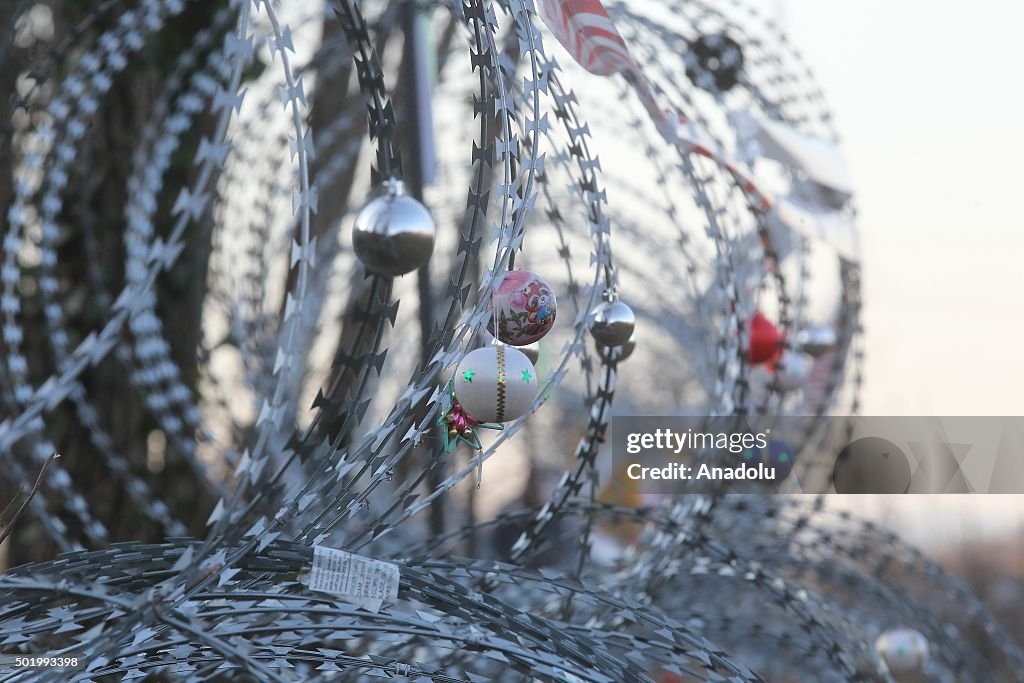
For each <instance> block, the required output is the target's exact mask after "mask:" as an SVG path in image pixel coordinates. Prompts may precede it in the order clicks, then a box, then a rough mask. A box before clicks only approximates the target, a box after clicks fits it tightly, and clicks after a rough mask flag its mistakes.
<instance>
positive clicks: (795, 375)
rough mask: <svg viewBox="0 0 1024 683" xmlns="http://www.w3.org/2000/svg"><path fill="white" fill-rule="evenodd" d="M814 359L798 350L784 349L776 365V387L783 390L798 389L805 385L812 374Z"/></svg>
mask: <svg viewBox="0 0 1024 683" xmlns="http://www.w3.org/2000/svg"><path fill="white" fill-rule="evenodd" d="M813 366H814V361H813V360H812V359H811V357H810V356H807V355H806V354H803V353H798V352H796V351H784V352H783V353H782V357H781V358H779V362H778V363H776V365H775V383H774V384H775V387H776V388H777V389H779V390H781V391H796V390H797V389H800V388H802V387H803V386H804V384H805V383H806V382H807V380H808V379H809V378H810V376H811V369H812V368H813Z"/></svg>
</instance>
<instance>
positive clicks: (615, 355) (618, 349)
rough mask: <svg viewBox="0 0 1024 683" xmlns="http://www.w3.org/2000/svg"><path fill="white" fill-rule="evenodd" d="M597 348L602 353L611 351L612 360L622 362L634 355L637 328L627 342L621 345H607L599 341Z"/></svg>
mask: <svg viewBox="0 0 1024 683" xmlns="http://www.w3.org/2000/svg"><path fill="white" fill-rule="evenodd" d="M597 350H598V351H600V352H601V353H602V354H605V353H611V354H612V356H611V358H612V360H614V361H617V362H622V361H624V360H626V359H627V358H629V357H630V356H632V355H633V351H635V350H636V330H635V329H634V330H633V334H631V335H629V339H627V340H626V343H625V344H622V345H620V346H605V345H604V344H601V343H598V344H597Z"/></svg>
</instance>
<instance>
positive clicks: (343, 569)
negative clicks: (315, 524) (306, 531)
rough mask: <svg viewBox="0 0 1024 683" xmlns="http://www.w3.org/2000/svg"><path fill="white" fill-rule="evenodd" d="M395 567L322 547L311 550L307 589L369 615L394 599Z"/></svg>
mask: <svg viewBox="0 0 1024 683" xmlns="http://www.w3.org/2000/svg"><path fill="white" fill-rule="evenodd" d="M398 582H399V573H398V565H394V564H391V563H390V562H381V561H380V560H371V559H370V558H368V557H362V556H360V555H353V554H352V553H347V552H345V551H344V550H337V549H335V548H329V547H327V546H324V545H316V546H313V568H312V570H311V571H310V574H309V589H310V590H314V591H320V592H321V593H330V594H332V595H337V596H338V597H341V598H345V599H346V600H348V601H349V602H352V603H353V604H355V605H358V606H360V607H363V608H364V609H367V610H369V611H371V612H373V613H377V612H379V611H380V608H381V605H382V604H384V601H385V600H394V599H395V598H397V597H398Z"/></svg>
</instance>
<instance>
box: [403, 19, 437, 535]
mask: <svg viewBox="0 0 1024 683" xmlns="http://www.w3.org/2000/svg"><path fill="white" fill-rule="evenodd" d="M401 22H402V33H403V35H404V42H403V55H402V78H401V81H402V83H403V85H404V86H405V87H404V90H405V98H404V110H405V111H404V114H405V116H404V119H405V122H406V123H405V126H404V132H405V135H404V136H403V138H404V142H405V144H404V145H403V147H404V148H405V149H404V150H403V153H404V157H405V159H406V160H407V161H406V163H407V164H408V166H407V167H406V168H405V169H403V170H404V171H405V186H406V190H407V191H408V192H409V194H410V195H412V196H413V197H415V198H416V199H418V200H420V201H423V188H424V186H425V185H426V184H427V182H429V181H431V180H432V179H433V178H432V176H433V167H434V158H433V157H434V144H433V142H434V130H433V129H434V122H433V115H432V111H431V93H430V81H431V77H430V71H429V64H430V61H429V55H428V52H427V36H426V26H425V25H424V19H423V17H421V16H420V14H419V12H418V11H417V7H416V2H415V0H404V1H403V5H402V11H401ZM417 286H418V290H419V299H420V309H419V322H420V359H421V361H422V363H423V364H424V366H425V365H426V363H427V361H429V360H430V359H429V357H428V354H429V351H428V348H427V342H428V341H429V339H430V332H431V328H432V327H433V324H434V315H433V313H434V311H433V303H434V299H433V294H432V292H431V286H430V261H429V260H428V261H427V262H426V263H424V264H423V265H422V266H421V267H420V269H419V272H418V273H417ZM442 481H443V473H442V472H441V471H440V469H437V470H433V471H431V473H430V476H429V478H428V480H427V485H428V486H430V488H431V489H432V490H433V489H436V488H437V487H438V486H440V485H441V482H442ZM444 498H445V497H444V496H439V497H438V498H437V499H435V500H434V502H433V503H432V504H431V506H430V529H431V532H432V533H434V534H441V533H443V532H444V530H445V514H444V510H445V500H444Z"/></svg>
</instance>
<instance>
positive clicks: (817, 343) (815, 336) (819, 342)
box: [795, 325, 836, 358]
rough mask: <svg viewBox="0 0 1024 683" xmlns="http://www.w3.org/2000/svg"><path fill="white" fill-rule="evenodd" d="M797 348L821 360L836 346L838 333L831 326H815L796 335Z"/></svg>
mask: <svg viewBox="0 0 1024 683" xmlns="http://www.w3.org/2000/svg"><path fill="white" fill-rule="evenodd" d="M795 341H796V347H797V348H798V349H800V350H801V351H803V352H804V353H806V354H807V355H808V356H811V357H812V358H820V357H821V356H823V355H825V354H826V353H828V352H829V351H831V350H832V349H834V348H835V346H836V331H835V330H834V329H832V327H831V326H830V325H815V326H813V327H808V328H807V329H804V330H800V331H799V332H797V334H796V340H795Z"/></svg>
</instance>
